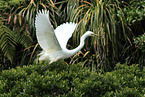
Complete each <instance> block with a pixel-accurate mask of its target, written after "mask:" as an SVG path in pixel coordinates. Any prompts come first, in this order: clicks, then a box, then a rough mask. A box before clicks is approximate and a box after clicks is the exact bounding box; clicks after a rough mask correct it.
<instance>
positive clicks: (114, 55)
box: [68, 0, 131, 69]
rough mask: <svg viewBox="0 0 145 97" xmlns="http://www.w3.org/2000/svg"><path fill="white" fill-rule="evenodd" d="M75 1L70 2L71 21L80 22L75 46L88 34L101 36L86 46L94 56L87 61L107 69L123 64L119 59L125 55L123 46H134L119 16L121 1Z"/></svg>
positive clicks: (69, 14)
mask: <svg viewBox="0 0 145 97" xmlns="http://www.w3.org/2000/svg"><path fill="white" fill-rule="evenodd" d="M75 1H76V2H75ZM75 1H71V0H69V2H68V7H69V8H70V9H69V10H68V16H69V17H70V21H75V22H79V23H78V24H79V25H78V28H77V31H79V33H78V32H77V31H76V32H75V33H74V39H73V40H76V41H75V42H74V44H78V42H79V37H80V36H81V35H82V34H83V33H84V32H85V31H87V30H91V31H93V32H94V33H96V34H98V35H100V36H101V37H98V38H93V39H92V40H90V41H87V42H86V51H88V50H90V51H91V52H92V53H90V54H88V55H89V57H88V58H87V59H86V60H88V62H90V61H89V60H92V61H93V60H94V63H95V64H97V67H98V66H99V67H100V66H103V67H105V68H108V69H109V68H111V67H113V64H115V63H116V62H117V61H119V60H120V58H119V57H120V56H121V54H122V53H121V52H123V49H124V44H122V42H123V43H125V44H128V45H131V42H130V39H129V38H128V36H127V32H126V29H127V26H126V23H125V22H124V20H123V19H124V17H123V16H122V17H119V16H117V11H118V10H120V12H122V10H121V8H120V6H119V4H118V1H117V0H116V1H114V2H113V3H110V2H107V1H106V2H105V1H103V0H91V1H89V2H88V1H87V0H75ZM92 55H93V56H92ZM90 56H92V57H90Z"/></svg>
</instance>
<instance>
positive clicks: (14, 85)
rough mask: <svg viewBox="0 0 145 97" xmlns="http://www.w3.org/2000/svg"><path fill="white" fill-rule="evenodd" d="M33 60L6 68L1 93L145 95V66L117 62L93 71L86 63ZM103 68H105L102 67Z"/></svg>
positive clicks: (69, 96)
mask: <svg viewBox="0 0 145 97" xmlns="http://www.w3.org/2000/svg"><path fill="white" fill-rule="evenodd" d="M46 64H47V63H41V64H33V65H29V66H23V67H22V68H20V67H17V68H15V69H10V70H3V71H2V73H1V74H0V79H1V80H0V96H5V97H16V96H17V97H22V96H26V97H30V96H37V97H39V96H44V97H48V96H51V97H52V96H57V97H60V96H61V97H66V96H67V97H74V96H76V97H79V96H85V97H95V96H97V97H99V96H104V97H110V96H111V97H113V96H116V97H140V96H144V95H145V88H144V87H145V77H144V76H145V70H143V71H141V70H140V69H139V67H138V65H131V66H128V65H126V64H122V65H121V64H120V63H118V64H116V67H115V70H114V71H112V72H106V73H103V72H97V71H91V69H90V68H87V67H84V68H83V67H82V64H81V63H79V64H74V65H69V66H67V65H66V64H64V62H63V61H59V62H55V63H53V64H51V65H49V67H48V69H47V70H46V71H45V72H44V73H43V74H41V72H40V71H41V68H42V67H43V65H46ZM100 71H101V70H100Z"/></svg>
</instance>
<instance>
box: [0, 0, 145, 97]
mask: <svg viewBox="0 0 145 97" xmlns="http://www.w3.org/2000/svg"><path fill="white" fill-rule="evenodd" d="M42 9H45V10H49V11H50V20H51V23H52V25H53V27H54V28H56V27H57V26H58V25H60V24H62V23H64V22H76V23H77V24H78V26H77V28H76V30H75V32H74V34H73V37H72V38H71V39H70V40H69V42H68V45H67V48H68V49H73V48H75V47H76V46H77V45H78V44H79V42H80V40H79V39H80V37H81V35H82V34H84V33H85V31H87V30H91V31H93V32H94V33H96V34H98V35H99V37H93V38H88V39H87V40H86V43H85V47H84V48H83V49H82V50H81V51H82V52H81V53H80V54H79V55H77V56H74V57H72V58H69V59H66V60H65V62H67V63H69V66H67V65H66V64H65V63H64V61H63V60H60V61H58V62H55V63H53V64H51V65H50V66H49V68H48V70H47V71H46V72H44V73H43V74H41V68H42V66H43V65H46V64H47V62H39V63H36V62H35V61H34V60H35V59H37V58H38V56H37V54H38V53H39V52H40V51H41V48H40V47H39V45H38V43H37V40H36V35H35V33H36V31H35V25H34V22H35V16H36V13H37V12H38V11H39V10H42ZM144 9H145V2H144V0H61V1H59V0H0V96H6V97H15V96H18V97H21V96H28V97H29V96H44V97H45V96H46V97H48V96H59V97H60V96H63V97H66V96H69V97H70V96H87V97H88V96H89V97H91V96H92V97H94V96H98V97H100V96H101V97H102V96H103V97H110V96H111V97H113V96H116V97H122V96H124V97H136V96H137V97H143V96H145V88H144V87H145V78H144V76H145V69H144V66H145V28H144V26H145V14H144V13H145V10H144ZM123 63H125V64H123ZM30 64H31V65H30ZM131 64H134V65H131Z"/></svg>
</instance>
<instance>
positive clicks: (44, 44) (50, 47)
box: [35, 10, 62, 52]
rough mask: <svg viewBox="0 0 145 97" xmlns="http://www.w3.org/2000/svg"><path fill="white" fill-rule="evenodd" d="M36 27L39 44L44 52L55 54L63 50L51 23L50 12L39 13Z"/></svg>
mask: <svg viewBox="0 0 145 97" xmlns="http://www.w3.org/2000/svg"><path fill="white" fill-rule="evenodd" d="M35 27H36V35H37V40H38V43H39V45H40V46H41V48H42V49H43V50H44V51H46V52H54V51H58V50H61V49H62V48H61V46H60V44H59V42H58V40H57V38H56V36H55V33H54V29H53V27H52V25H51V23H50V21H49V11H46V10H45V11H43V10H42V12H41V11H39V12H38V13H37V15H36V20H35Z"/></svg>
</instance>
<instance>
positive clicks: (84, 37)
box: [71, 35, 86, 54]
mask: <svg viewBox="0 0 145 97" xmlns="http://www.w3.org/2000/svg"><path fill="white" fill-rule="evenodd" d="M85 39H86V35H83V36H82V37H81V39H80V44H79V46H78V47H76V48H75V49H73V50H71V52H72V54H76V53H77V52H78V51H80V50H81V49H82V48H83V46H84V44H85Z"/></svg>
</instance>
